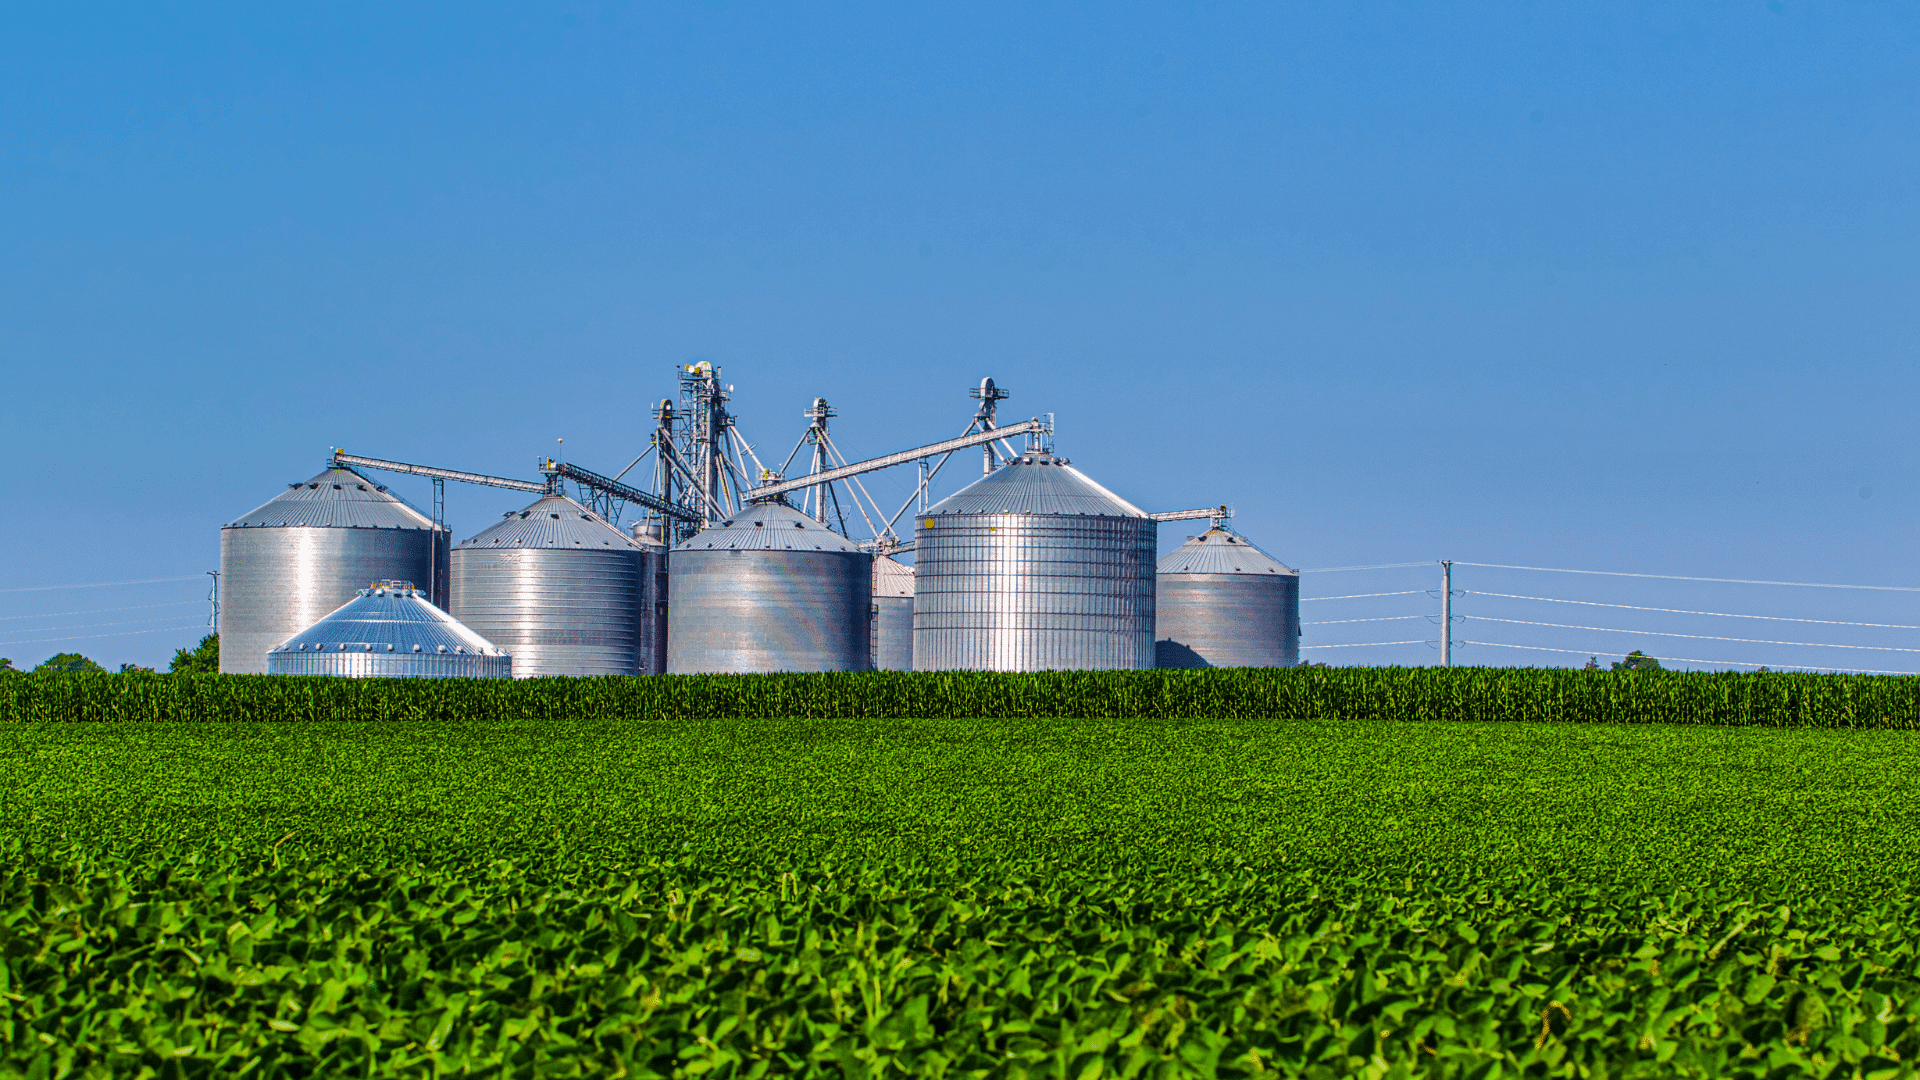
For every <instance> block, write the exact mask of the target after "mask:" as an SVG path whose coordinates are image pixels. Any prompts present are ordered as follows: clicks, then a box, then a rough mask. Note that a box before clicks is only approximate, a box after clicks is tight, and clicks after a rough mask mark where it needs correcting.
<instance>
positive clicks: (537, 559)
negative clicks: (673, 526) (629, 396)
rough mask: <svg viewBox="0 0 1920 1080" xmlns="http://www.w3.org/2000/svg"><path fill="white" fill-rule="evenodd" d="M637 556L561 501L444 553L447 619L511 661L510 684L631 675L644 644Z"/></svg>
mask: <svg viewBox="0 0 1920 1080" xmlns="http://www.w3.org/2000/svg"><path fill="white" fill-rule="evenodd" d="M651 569H652V565H651V563H650V561H649V560H648V558H647V551H646V548H645V547H644V546H643V545H642V544H640V543H639V542H637V541H635V540H634V539H633V538H632V537H630V536H628V535H627V534H625V533H623V532H621V531H620V530H619V529H616V528H614V527H613V526H612V525H609V524H608V523H607V522H606V520H605V519H604V518H602V517H600V516H599V515H598V514H595V513H594V512H593V511H591V510H588V509H587V508H586V507H584V506H581V505H580V504H579V503H577V502H574V501H573V500H572V499H569V498H567V497H566V496H564V495H547V496H543V497H542V498H541V499H540V500H539V501H538V502H535V503H534V504H533V505H532V506H529V507H527V508H526V509H524V510H516V511H513V512H512V513H509V514H507V515H506V517H505V518H504V520H502V521H501V522H500V523H499V524H497V525H494V526H493V527H492V528H490V529H488V530H487V531H485V532H483V533H481V534H480V535H478V536H476V537H474V538H473V539H471V540H468V541H465V542H463V543H461V544H459V545H458V546H456V547H455V548H454V549H453V602H452V604H451V605H450V607H451V608H452V611H453V614H454V617H456V618H458V619H459V620H460V621H461V622H464V623H466V624H467V625H468V626H471V627H473V628H474V629H475V630H476V631H478V632H479V633H481V634H482V635H484V636H485V637H487V638H488V639H489V640H491V641H495V642H498V643H499V644H500V645H501V647H503V648H505V649H506V650H507V651H508V652H510V653H512V654H513V674H514V677H515V678H520V679H527V678H533V677H535V676H539V675H637V674H640V673H642V672H643V671H644V670H645V661H646V659H647V656H648V648H647V646H648V645H650V644H651V642H650V640H649V639H650V637H651V633H650V631H651V626H650V619H649V618H648V616H649V615H650V612H649V611H648V610H647V605H646V590H647V585H648V580H649V571H650V570H651Z"/></svg>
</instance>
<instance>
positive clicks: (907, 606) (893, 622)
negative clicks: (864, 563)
mask: <svg viewBox="0 0 1920 1080" xmlns="http://www.w3.org/2000/svg"><path fill="white" fill-rule="evenodd" d="M873 666H874V667H876V668H878V669H880V670H881V671H912V670H913V567H911V566H906V565H904V564H902V563H900V562H898V561H896V560H894V559H891V558H888V557H887V556H885V555H876V556H874V558H873Z"/></svg>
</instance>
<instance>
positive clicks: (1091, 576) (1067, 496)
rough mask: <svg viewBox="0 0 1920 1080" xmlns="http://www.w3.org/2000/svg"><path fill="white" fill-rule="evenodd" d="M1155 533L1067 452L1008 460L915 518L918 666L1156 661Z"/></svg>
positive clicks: (1083, 666)
mask: <svg viewBox="0 0 1920 1080" xmlns="http://www.w3.org/2000/svg"><path fill="white" fill-rule="evenodd" d="M1158 536H1159V532H1158V523H1156V522H1155V521H1154V520H1153V519H1152V518H1150V517H1148V516H1147V514H1146V512H1145V511H1142V510H1141V509H1140V508H1139V507H1137V506H1135V505H1133V504H1132V503H1130V502H1128V501H1126V500H1125V499H1122V498H1121V497H1119V496H1118V495H1115V494H1114V493H1113V492H1111V491H1108V490H1107V489H1106V488H1104V487H1102V486H1100V485H1099V484H1098V483H1095V482H1094V481H1093V480H1092V479H1091V478H1090V477H1088V476H1087V475H1086V474H1085V473H1082V472H1081V471H1080V470H1078V469H1075V468H1074V467H1073V466H1072V465H1071V464H1070V463H1069V462H1067V460H1066V459H1064V458H1058V457H1055V456H1053V455H1052V454H1048V453H1040V452H1028V453H1025V454H1022V455H1020V456H1019V457H1016V458H1013V459H1012V460H1010V461H1008V462H1007V463H1006V464H1005V465H1002V466H1001V467H1000V468H998V469H996V470H995V471H993V472H992V473H989V474H987V475H986V476H984V477H982V478H980V479H979V480H977V481H975V482H974V483H972V484H971V485H969V486H967V487H965V488H963V489H961V490H960V491H958V492H955V493H954V494H952V495H950V496H948V497H947V498H945V499H942V500H941V501H940V502H938V503H936V504H935V505H934V506H933V508H932V509H930V510H928V511H927V512H926V513H925V514H922V515H921V516H920V518H919V520H918V524H917V526H916V528H915V530H914V558H913V561H914V601H913V667H914V670H915V671H944V670H954V669H970V670H986V671H1049V670H1052V671H1069V670H1098V669H1134V668H1148V667H1152V666H1153V590H1154V572H1153V571H1154V553H1155V549H1156V547H1157V545H1158Z"/></svg>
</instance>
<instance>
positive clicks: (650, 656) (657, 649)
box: [632, 521, 669, 675]
mask: <svg viewBox="0 0 1920 1080" xmlns="http://www.w3.org/2000/svg"><path fill="white" fill-rule="evenodd" d="M664 534H665V529H664V528H663V527H662V526H661V525H660V523H658V522H644V521H643V522H640V523H638V524H636V525H635V526H634V527H633V532H632V536H633V542H634V543H636V544H639V545H640V549H641V551H642V552H643V553H644V554H645V556H646V571H645V576H644V577H643V578H642V579H641V589H640V617H641V626H640V629H641V645H640V674H642V675H665V674H666V673H667V563H668V557H669V556H668V551H667V544H666V541H665V540H663V539H662V537H663V536H664Z"/></svg>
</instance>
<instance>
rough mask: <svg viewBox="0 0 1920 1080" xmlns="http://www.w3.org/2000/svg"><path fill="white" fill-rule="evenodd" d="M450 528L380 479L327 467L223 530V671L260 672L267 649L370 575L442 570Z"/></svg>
mask: <svg viewBox="0 0 1920 1080" xmlns="http://www.w3.org/2000/svg"><path fill="white" fill-rule="evenodd" d="M445 551H446V532H445V530H444V529H442V530H438V531H436V530H435V529H434V527H433V521H432V519H430V518H428V517H427V515H425V514H423V513H421V512H420V511H418V510H415V509H414V508H413V507H411V506H408V505H407V504H406V503H405V502H402V501H401V500H400V499H399V498H398V497H396V496H395V495H394V494H393V493H391V492H389V491H388V490H387V489H386V488H385V487H383V486H381V485H379V484H375V483H373V482H371V481H369V480H368V479H367V478H366V477H364V476H361V475H360V474H359V473H356V472H354V471H352V470H351V469H344V468H330V469H327V470H326V471H324V472H322V473H320V474H319V475H318V476H315V477H313V478H311V479H309V480H306V481H303V482H301V483H297V484H289V485H288V486H287V490H285V491H282V492H281V493H280V494H279V495H276V496H275V497H273V498H272V499H269V500H267V501H266V502H265V503H262V504H261V505H260V506H257V507H255V508H254V509H253V510H251V511H249V512H247V513H245V514H243V515H241V516H240V517H238V518H236V519H234V520H233V521H231V522H228V523H227V524H226V525H224V526H222V527H221V530H220V601H221V602H220V627H219V630H220V670H221V671H223V672H227V673H229V674H256V675H257V674H260V673H261V672H264V671H266V669H267V667H266V663H267V650H269V649H271V648H273V647H275V646H276V645H278V644H279V643H280V642H281V641H284V640H285V639H286V637H287V635H289V634H292V633H293V632H295V631H297V630H300V629H302V628H303V627H307V626H311V625H313V624H314V623H315V622H317V621H319V620H320V619H321V618H322V617H324V616H325V615H326V614H327V613H328V612H331V611H333V610H334V609H335V608H337V607H339V606H340V605H341V604H344V603H346V602H347V601H349V600H351V599H353V597H354V595H355V593H356V592H357V591H358V590H359V589H360V588H362V587H363V586H365V585H366V583H367V582H369V581H380V580H386V579H391V580H397V581H417V582H422V583H430V582H431V581H432V580H433V579H434V577H435V576H436V575H439V576H441V579H442V580H443V581H444V580H445V579H444V575H445V573H446V566H447V559H446V554H445Z"/></svg>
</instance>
